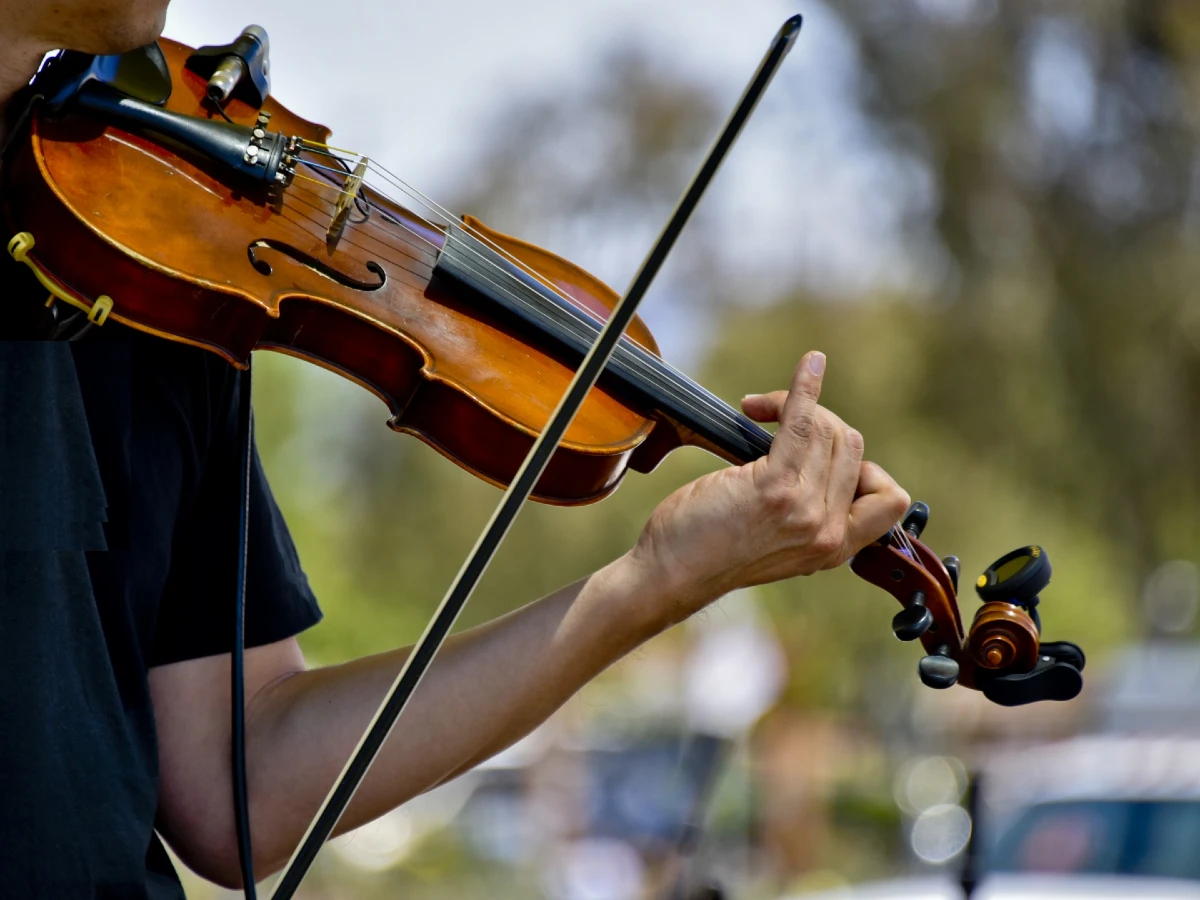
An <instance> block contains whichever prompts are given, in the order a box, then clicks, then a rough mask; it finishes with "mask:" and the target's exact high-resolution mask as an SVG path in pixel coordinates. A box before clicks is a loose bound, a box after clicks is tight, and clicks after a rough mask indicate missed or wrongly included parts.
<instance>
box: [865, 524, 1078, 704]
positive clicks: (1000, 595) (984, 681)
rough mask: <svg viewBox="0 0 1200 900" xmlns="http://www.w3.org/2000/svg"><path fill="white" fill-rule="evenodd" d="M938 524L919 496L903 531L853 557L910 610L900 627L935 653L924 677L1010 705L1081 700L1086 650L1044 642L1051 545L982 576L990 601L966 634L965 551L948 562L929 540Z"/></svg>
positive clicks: (899, 617)
mask: <svg viewBox="0 0 1200 900" xmlns="http://www.w3.org/2000/svg"><path fill="white" fill-rule="evenodd" d="M928 521H929V507H928V506H926V505H925V504H924V503H920V502H918V503H914V504H913V505H912V506H911V507H910V508H909V510H908V513H907V514H906V515H905V517H904V520H903V522H902V523H901V525H900V527H899V528H894V529H892V530H891V531H890V532H888V534H887V535H885V536H884V537H883V538H882V539H880V540H879V541H877V542H876V543H874V544H872V545H871V546H869V547H866V548H864V549H863V550H862V551H860V552H859V553H858V555H857V556H855V558H854V560H853V561H852V562H851V564H850V568H851V569H853V571H854V572H855V574H857V575H859V576H860V577H861V578H864V579H865V580H867V581H869V582H870V583H871V584H873V585H875V586H876V587H880V588H882V589H883V590H885V591H887V592H888V593H889V594H891V595H892V596H893V597H895V598H896V599H897V600H899V601H900V604H901V606H903V607H904V608H903V609H901V610H900V612H898V613H896V615H895V616H894V617H893V619H892V632H893V633H894V634H895V635H896V637H897V638H898V639H900V640H902V641H915V640H920V641H921V643H922V645H923V646H924V648H925V651H926V655H925V656H924V657H923V658H922V659H921V661H920V663H918V665H917V674H918V675H919V676H920V678H921V681H922V683H923V684H925V685H926V686H928V687H931V688H937V689H945V688H948V687H952V686H953V685H955V684H961V685H963V686H964V687H969V688H974V689H975V690H978V691H982V692H983V694H984V696H985V697H987V698H988V699H989V700H991V701H993V702H995V703H999V704H1000V705H1002V706H1021V705H1023V704H1026V703H1034V702H1036V701H1038V700H1071V699H1073V698H1074V697H1076V696H1077V695H1078V694H1079V691H1080V689H1081V688H1082V687H1083V676H1082V674H1081V673H1082V671H1083V667H1084V663H1085V658H1084V655H1083V651H1082V650H1081V649H1079V647H1078V646H1076V645H1075V644H1072V643H1069V642H1067V641H1055V642H1046V641H1042V639H1041V634H1042V620H1041V616H1040V614H1039V613H1038V603H1039V602H1040V599H1041V596H1040V595H1041V592H1042V591H1043V590H1044V589H1045V588H1046V586H1047V585H1049V584H1050V574H1051V567H1050V557H1049V556H1048V555H1047V554H1046V551H1045V550H1044V549H1042V548H1041V547H1039V546H1037V545H1031V546H1028V547H1021V548H1019V549H1017V550H1013V551H1012V552H1011V553H1008V554H1006V555H1004V556H1002V557H1000V559H998V560H996V561H995V562H994V563H992V565H990V566H989V567H988V568H987V569H986V570H984V572H983V574H982V575H980V576H979V578H978V580H977V581H976V582H975V592H976V593H977V594H978V595H979V599H980V600H982V601H983V605H982V606H981V607H980V608H979V610H978V611H977V612H976V613H975V618H974V620H973V621H972V622H971V627H970V629H969V630H966V631H964V629H963V621H962V615H961V613H960V611H959V607H958V584H959V569H960V566H959V561H958V557H956V556H947V557H945V558H944V559H938V557H937V556H936V555H935V554H934V553H933V552H932V551H931V550H930V549H929V548H928V547H926V546H925V545H924V544H923V543H921V541H920V536H921V533H922V532H923V531H924V530H925V525H926V524H927V523H928Z"/></svg>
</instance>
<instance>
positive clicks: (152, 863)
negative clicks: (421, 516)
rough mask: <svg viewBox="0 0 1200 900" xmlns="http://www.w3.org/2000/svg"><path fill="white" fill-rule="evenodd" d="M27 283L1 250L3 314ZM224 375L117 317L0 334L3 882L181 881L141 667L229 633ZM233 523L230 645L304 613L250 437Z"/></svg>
mask: <svg viewBox="0 0 1200 900" xmlns="http://www.w3.org/2000/svg"><path fill="white" fill-rule="evenodd" d="M31 282H32V279H30V278H28V277H27V276H26V275H25V273H24V271H23V270H19V269H17V267H16V266H15V265H12V264H11V263H9V261H8V260H7V257H5V259H4V260H0V318H2V317H3V315H4V313H5V308H7V310H8V311H9V312H12V311H14V309H15V305H17V304H20V303H27V302H28V298H27V295H28V293H29V292H30V291H29V289H30V286H31ZM34 293H35V294H36V293H37V292H36V291H35V292H34ZM34 306H37V308H39V309H40V305H39V304H36V303H35V304H34ZM29 308H30V307H28V306H26V309H29ZM10 321H16V318H13V319H10ZM9 336H11V335H5V334H4V332H3V326H0V337H9ZM241 377H242V376H241V375H240V374H239V373H238V372H237V371H236V370H235V369H234V368H233V367H232V366H230V365H228V364H227V363H225V362H224V361H222V360H221V359H220V358H218V357H217V356H215V355H214V354H212V353H209V352H207V351H203V350H199V349H196V348H193V347H187V346H184V345H181V344H175V343H170V342H167V341H165V340H162V339H159V338H153V337H148V336H145V335H141V334H138V333H136V332H134V331H132V330H130V329H126V328H122V327H121V326H119V325H116V324H115V323H109V324H106V325H104V326H103V327H101V328H98V329H93V331H92V333H91V334H89V335H88V336H87V337H85V338H84V339H83V340H80V341H76V342H72V343H62V342H46V341H33V340H29V341H12V340H0V684H2V685H4V690H2V691H0V894H2V895H3V896H5V897H9V896H11V897H88V898H104V900H109V898H121V900H127V898H128V900H133V898H139V900H140V898H155V900H157V898H180V897H182V896H183V890H182V887H181V886H180V884H179V880H178V878H177V877H176V875H175V873H174V871H173V869H172V867H171V863H170V861H169V859H168V858H167V855H166V853H165V851H164V849H163V847H162V844H161V843H160V842H159V839H158V838H157V836H156V835H155V833H154V818H155V808H156V805H157V799H158V750H157V742H156V737H155V726H154V711H153V708H152V706H151V700H150V693H149V686H148V679H147V673H148V670H149V669H150V668H151V667H152V666H156V665H163V664H167V663H173V662H178V661H181V660H187V659H194V658H198V657H202V656H208V655H212V654H217V653H227V652H229V651H230V649H231V646H232V632H233V596H234V586H235V577H236V575H235V573H236V563H237V523H238V501H239V499H240V493H239V490H238V468H239V467H238V459H239V454H238V448H237V421H238V385H239V378H241ZM249 541H250V546H249V554H250V556H249V566H248V570H247V595H246V596H247V607H246V643H247V645H248V646H256V645H262V644H267V643H270V642H273V641H277V640H281V639H283V638H286V637H290V636H292V635H295V634H297V633H299V632H300V631H302V630H304V629H305V628H307V627H309V626H310V625H312V624H313V623H315V622H316V621H318V619H319V618H320V611H319V610H318V608H317V604H316V600H315V598H314V597H313V594H312V591H311V590H310V589H309V586H308V583H307V581H306V579H305V577H304V574H303V572H302V571H301V568H300V565H299V562H298V560H297V558H296V552H295V549H294V547H293V544H292V541H291V538H290V536H289V535H288V531H287V527H286V525H285V524H284V521H283V518H282V517H281V515H280V513H279V509H278V507H277V506H276V504H275V501H274V499H273V498H272V496H271V491H270V488H269V487H268V485H267V481H266V477H265V476H264V474H263V471H262V468H261V465H260V464H259V463H258V459H257V454H256V456H255V465H254V469H253V473H252V485H251V515H250V537H249ZM213 789H214V790H230V789H231V788H230V786H228V785H214V787H213Z"/></svg>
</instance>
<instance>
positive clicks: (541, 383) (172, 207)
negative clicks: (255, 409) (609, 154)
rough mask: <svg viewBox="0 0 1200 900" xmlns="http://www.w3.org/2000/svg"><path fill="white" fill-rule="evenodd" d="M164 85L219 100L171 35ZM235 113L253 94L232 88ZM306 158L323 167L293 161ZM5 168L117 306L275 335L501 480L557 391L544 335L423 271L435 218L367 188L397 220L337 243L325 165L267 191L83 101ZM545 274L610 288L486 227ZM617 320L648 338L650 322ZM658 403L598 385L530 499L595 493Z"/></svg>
mask: <svg viewBox="0 0 1200 900" xmlns="http://www.w3.org/2000/svg"><path fill="white" fill-rule="evenodd" d="M162 44H163V49H164V52H165V53H166V56H167V59H168V61H169V63H170V66H171V69H172V74H173V79H174V85H173V92H172V95H171V98H170V100H169V102H168V108H169V109H172V110H173V111H176V112H181V113H185V114H188V115H203V116H207V117H212V116H213V115H215V113H210V112H209V111H208V110H207V109H206V108H205V107H204V105H203V103H202V97H203V90H204V82H203V80H202V79H200V78H199V77H198V76H196V75H194V74H193V73H191V72H187V71H186V70H184V68H183V63H184V61H185V60H186V57H187V54H188V53H189V52H190V51H189V50H188V48H185V47H183V46H181V45H179V44H176V43H173V42H170V41H163V42H162ZM265 108H266V109H267V110H268V111H270V112H271V113H272V119H271V124H270V128H271V129H272V130H277V131H282V132H283V133H284V134H287V135H299V136H303V137H305V138H308V139H310V140H314V141H320V142H325V141H327V140H328V137H329V132H328V130H327V129H325V128H324V127H322V126H320V125H316V124H314V123H311V122H307V121H305V120H304V119H301V118H300V117H298V116H296V115H294V114H293V113H291V112H289V111H288V110H287V109H285V108H284V107H282V106H280V105H279V104H278V103H275V102H274V101H273V100H269V101H268V104H267V106H266V107H265ZM228 112H229V114H230V116H231V118H233V119H234V120H235V121H238V122H241V123H243V124H251V123H252V122H253V120H254V117H255V114H256V113H255V111H254V110H252V109H250V108H248V107H246V106H244V105H242V104H240V103H237V102H232V103H231V104H230V106H229V109H228ZM299 173H300V174H307V175H310V177H314V178H318V180H319V179H320V176H319V175H317V174H315V173H311V172H306V171H305V167H303V166H301V167H300V168H299ZM5 174H6V179H7V188H8V191H9V194H10V199H9V200H8V206H6V208H5V210H4V213H5V218H6V220H7V223H8V226H9V230H10V232H16V231H26V230H27V231H30V232H32V233H33V234H34V236H35V238H36V240H37V245H36V247H35V250H34V252H33V253H32V254H31V256H32V257H33V258H34V259H35V261H36V262H37V263H38V264H39V265H40V266H41V267H42V268H43V269H45V270H46V271H48V272H50V273H51V274H52V275H53V276H54V277H55V279H56V280H58V281H59V282H60V283H61V284H62V285H63V286H64V287H65V288H66V289H68V290H69V291H71V292H72V293H75V294H77V295H78V296H80V297H82V298H87V299H89V300H90V299H92V298H95V297H96V296H99V295H100V294H107V295H109V296H111V297H112V299H113V301H114V307H113V311H112V317H113V318H114V319H117V320H119V321H124V322H126V323H128V324H130V325H132V326H134V327H137V328H141V329H143V330H147V331H150V332H153V333H157V334H160V335H163V336H165V337H169V338H172V339H176V340H183V341H186V342H189V343H193V344H198V345H200V346H204V347H207V348H209V349H211V350H213V351H214V352H217V353H220V354H221V355H223V356H225V357H226V358H227V359H229V360H230V361H232V362H234V363H239V364H244V362H245V360H246V359H247V357H248V354H249V352H250V351H251V350H252V349H254V348H265V349H274V350H279V351H282V352H286V353H290V354H293V355H296V356H299V357H301V358H304V359H308V360H310V361H313V362H315V363H318V364H320V365H323V366H326V367H328V368H331V369H333V370H335V371H338V372H341V373H342V374H344V375H346V376H347V377H350V378H352V379H353V380H355V381H357V382H359V383H361V384H363V385H364V386H366V387H368V388H369V389H370V390H372V391H374V392H375V393H376V394H378V395H379V396H380V397H381V398H382V399H383V400H384V401H385V402H386V403H387V404H388V407H389V408H390V410H391V413H392V420H391V422H390V424H391V425H392V427H393V428H395V429H397V430H399V431H406V432H410V433H413V434H416V435H417V436H419V437H421V438H422V439H423V440H426V441H427V442H429V443H430V444H432V445H433V446H435V447H437V448H438V449H439V450H441V451H442V452H443V453H445V454H446V455H447V456H449V457H451V458H452V459H454V460H455V461H456V462H458V463H459V464H461V465H463V466H465V467H466V468H468V469H470V470H472V471H474V472H476V473H477V474H479V475H480V476H481V477H484V478H486V479H488V480H491V481H493V482H496V483H503V482H506V481H507V480H508V479H509V478H510V477H511V475H512V474H513V473H514V472H515V470H516V467H517V466H518V465H519V463H520V461H521V458H522V457H523V455H524V453H525V451H526V450H527V449H528V447H529V446H530V445H531V443H532V441H533V438H534V437H535V436H536V434H537V433H538V432H539V431H540V430H541V428H542V427H543V426H544V424H545V423H546V421H547V419H548V417H549V415H550V413H551V412H552V410H553V409H554V408H555V406H556V405H557V403H558V400H559V398H560V397H561V395H562V393H563V392H564V391H565V389H566V387H567V384H568V383H569V381H570V378H571V375H572V368H571V366H569V365H567V364H566V363H565V361H564V360H562V359H560V358H558V357H557V356H556V354H555V352H554V351H552V350H550V349H541V348H539V346H538V342H537V341H536V340H531V339H530V338H529V336H528V335H525V334H522V333H521V332H520V330H519V326H516V325H513V324H510V323H507V322H505V321H502V320H499V319H497V318H496V317H495V316H493V315H491V314H489V312H488V311H486V310H481V309H479V308H476V307H473V306H471V305H469V301H467V300H465V299H464V298H462V297H460V296H453V295H450V294H448V293H446V290H445V289H444V288H439V287H438V282H435V283H434V285H432V286H431V284H430V276H431V274H432V272H433V266H434V264H435V262H436V258H437V253H438V251H439V249H440V247H441V244H442V241H443V240H444V235H443V233H442V231H441V229H440V228H439V227H437V226H436V225H434V224H432V223H430V222H427V221H424V220H423V219H420V218H418V217H417V216H415V215H414V214H412V213H410V212H408V211H407V210H405V209H403V208H401V207H399V206H397V205H396V204H393V203H390V202H389V201H387V200H386V199H385V198H383V197H382V196H380V195H378V194H374V193H373V194H372V197H373V199H374V200H375V201H376V202H378V203H380V204H383V205H385V206H387V208H389V209H390V210H391V211H392V213H393V215H395V216H396V217H397V218H398V219H400V220H402V221H403V223H404V224H405V226H407V227H401V226H400V225H397V224H396V223H394V222H390V221H388V220H387V219H385V218H384V217H383V216H382V215H380V214H378V213H377V212H376V213H373V214H372V215H371V216H370V217H369V218H368V219H367V220H366V221H365V222H364V221H362V217H361V216H360V215H358V214H355V215H352V216H351V221H350V224H349V225H348V226H347V228H346V230H345V233H344V235H343V237H342V239H341V241H340V242H339V243H338V245H337V247H336V249H335V250H334V251H333V252H330V250H329V249H328V247H327V243H326V229H327V227H328V224H329V221H330V218H331V216H332V214H333V210H334V205H335V203H336V201H337V198H338V189H337V188H336V187H335V186H334V185H332V184H318V183H314V182H312V181H308V180H305V179H301V178H297V179H296V181H295V182H294V183H293V185H292V186H291V187H289V188H288V189H286V190H284V191H282V192H281V193H280V194H278V195H276V196H274V197H268V196H267V195H266V194H265V193H259V192H256V191H254V190H253V189H252V188H247V189H246V190H245V191H244V190H243V189H240V188H239V187H231V186H230V185H229V184H227V183H225V181H224V180H222V178H221V177H218V175H219V173H216V172H213V171H210V170H209V167H208V166H207V164H204V163H197V162H195V161H189V160H186V159H181V158H180V157H179V156H177V155H175V154H174V153H173V152H171V151H170V150H168V149H166V148H164V147H162V146H159V145H157V144H156V143H154V142H153V141H151V140H149V139H146V138H143V137H140V136H137V135H134V134H130V133H128V132H124V131H121V130H119V129H116V128H111V127H101V126H100V125H98V124H97V123H95V122H91V121H87V120H85V119H82V118H79V119H70V118H69V119H67V120H64V121H46V120H38V121H37V122H36V124H35V128H34V132H33V136H32V141H31V142H30V144H29V146H28V147H26V148H25V149H23V150H22V152H21V153H20V154H18V156H17V158H16V159H15V160H14V164H13V166H12V168H11V170H10V171H9V172H7V173H5ZM468 224H472V225H475V226H476V227H478V228H480V229H482V230H485V231H486V233H487V234H488V237H489V238H491V239H492V240H494V241H495V242H496V243H498V244H500V245H501V246H502V247H503V248H504V249H505V250H507V251H508V252H510V253H512V254H513V255H514V256H516V257H518V258H519V259H521V260H522V261H523V262H526V263H528V264H529V265H530V266H531V267H533V268H534V269H536V270H537V271H538V272H539V273H540V274H542V275H543V276H544V278H545V280H546V281H547V282H548V283H552V284H553V285H554V286H556V287H557V288H559V289H560V290H562V291H563V292H565V293H566V294H567V295H568V296H570V297H571V298H572V299H573V300H574V301H575V302H577V303H578V304H579V305H581V306H583V307H584V308H587V309H589V310H591V311H592V312H593V313H596V314H600V315H606V314H607V312H608V311H609V310H610V309H611V307H612V306H613V305H614V304H615V302H616V301H617V299H618V298H617V295H616V294H615V293H614V292H613V291H612V290H611V289H609V288H608V287H607V286H606V285H604V284H602V283H601V282H599V281H598V280H596V279H595V278H593V277H591V276H590V275H588V274H587V273H586V272H583V271H582V270H580V269H578V268H577V267H575V266H573V265H572V264H570V263H568V262H567V261H565V260H562V259H559V258H558V257H556V256H554V255H553V254H550V253H548V252H546V251H544V250H541V249H540V248H537V247H535V246H533V245H531V244H528V243H525V242H523V241H519V240H516V239H514V238H510V237H507V236H505V235H501V234H498V233H495V232H491V231H488V230H486V228H485V227H484V226H482V224H481V223H478V222H474V220H468ZM8 236H10V235H5V237H6V239H7V237H8ZM257 242H268V243H270V244H271V245H273V246H279V245H286V246H287V247H290V248H294V250H295V251H298V252H299V253H301V254H306V255H307V256H310V257H312V258H314V259H318V260H320V261H321V262H322V263H324V264H325V265H327V266H330V267H332V268H333V269H335V270H337V271H338V272H340V273H343V274H344V275H345V276H346V277H347V278H349V279H354V280H356V281H359V282H366V283H374V282H377V281H378V277H377V276H376V275H374V274H372V272H371V271H370V269H369V268H368V263H374V264H377V265H378V266H380V267H382V269H383V271H384V272H385V273H386V284H385V285H384V286H383V287H381V288H379V289H378V290H373V291H368V290H361V289H357V288H354V287H348V286H346V285H345V284H342V283H339V282H338V281H335V280H333V279H331V278H329V277H326V276H325V275H324V274H321V273H320V272H319V271H316V270H314V268H311V267H309V266H307V265H304V264H302V263H301V262H298V261H296V260H295V259H293V258H291V257H290V256H289V255H288V254H286V253H284V252H280V251H279V250H277V249H273V246H261V245H260V246H258V247H257V249H256V250H255V253H256V256H257V258H258V259H259V260H260V261H262V262H265V263H267V264H269V266H270V267H271V270H272V271H271V273H270V274H269V275H267V274H263V272H261V271H259V270H258V269H256V268H255V267H254V266H253V265H252V264H251V260H250V258H249V255H248V248H249V247H251V245H254V244H256V243H257ZM629 336H630V338H631V339H632V340H635V341H637V342H638V343H639V344H641V345H643V346H644V347H646V348H647V349H649V350H651V351H653V352H657V347H656V345H655V343H654V340H653V338H652V337H651V336H650V333H649V332H648V331H647V329H646V327H645V325H644V324H643V323H642V322H641V321H640V320H638V321H636V322H635V323H634V324H633V325H632V326H631V328H630V331H629ZM652 414H653V411H652V410H637V411H635V410H633V409H630V408H629V407H627V406H626V405H624V404H623V403H622V402H621V401H620V400H619V399H618V398H616V397H614V396H612V395H610V394H609V393H607V392H605V391H603V390H594V391H593V392H592V394H591V396H590V397H589V399H588V401H587V402H586V403H585V404H584V406H583V408H582V409H581V410H580V412H579V415H578V416H577V417H576V419H575V421H574V423H573V424H572V425H571V427H570V429H569V430H568V432H567V435H566V439H565V440H564V442H563V443H562V444H561V445H560V450H559V451H558V453H557V454H556V456H555V459H554V461H553V462H552V463H551V467H550V469H549V470H548V471H547V473H546V475H545V476H544V478H543V479H542V481H541V482H540V483H539V486H538V496H539V499H543V500H548V501H550V502H558V503H579V502H588V501H590V500H595V499H599V498H600V497H602V496H604V495H606V494H607V493H608V492H610V491H611V490H612V489H613V488H615V486H616V485H617V483H618V482H619V480H620V478H621V476H622V474H623V473H624V470H625V468H626V466H627V464H628V462H629V459H630V456H631V454H632V453H633V452H634V451H635V450H636V449H637V448H638V447H639V446H640V445H642V444H643V443H645V439H646V438H647V436H648V435H649V434H650V433H651V430H652V429H654V428H655V427H657V428H658V429H659V431H660V432H663V433H665V432H666V431H667V430H668V428H667V426H665V425H662V424H659V423H658V422H657V420H656V419H654V418H652V417H651V416H652ZM677 443H678V441H677V440H676V441H672V440H669V439H659V440H656V441H653V442H650V443H648V444H646V448H645V450H644V452H643V453H642V457H643V458H640V459H639V464H638V468H639V469H643V470H644V469H648V468H652V467H653V464H654V463H655V462H657V458H652V459H648V458H645V457H647V456H653V457H659V456H661V454H663V453H665V452H667V451H668V450H669V449H670V448H671V447H672V446H674V445H676V444H677Z"/></svg>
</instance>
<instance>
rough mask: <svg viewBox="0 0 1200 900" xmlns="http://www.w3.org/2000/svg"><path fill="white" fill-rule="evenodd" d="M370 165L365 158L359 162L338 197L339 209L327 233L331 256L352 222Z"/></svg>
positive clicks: (326, 237)
mask: <svg viewBox="0 0 1200 900" xmlns="http://www.w3.org/2000/svg"><path fill="white" fill-rule="evenodd" d="M369 163H370V160H368V159H367V158H366V157H365V156H364V157H362V159H360V160H359V161H358V165H357V166H355V167H354V172H353V174H351V175H350V176H349V177H348V178H347V179H346V182H345V184H343V185H342V192H341V194H340V195H339V196H338V201H337V207H336V208H335V209H334V211H333V219H332V220H331V221H330V222H329V230H328V231H327V232H326V233H325V247H326V248H327V249H328V250H329V252H330V254H332V253H333V251H335V250H336V249H337V246H338V243H340V242H341V240H342V234H343V232H345V230H346V223H347V222H348V221H349V220H350V211H351V210H352V209H354V201H356V200H357V199H358V195H359V191H361V190H362V183H363V179H364V178H365V177H366V175H367V165H368V164H369Z"/></svg>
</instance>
